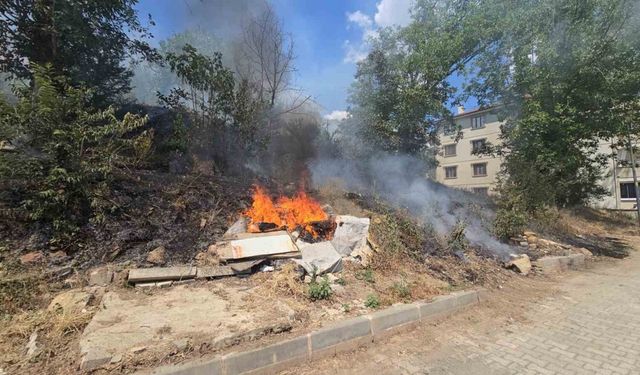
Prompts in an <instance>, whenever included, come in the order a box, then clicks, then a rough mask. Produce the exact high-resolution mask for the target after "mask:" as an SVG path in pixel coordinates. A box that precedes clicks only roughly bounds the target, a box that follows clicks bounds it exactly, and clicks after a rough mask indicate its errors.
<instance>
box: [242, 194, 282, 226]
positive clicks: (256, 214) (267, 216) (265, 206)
mask: <svg viewBox="0 0 640 375" xmlns="http://www.w3.org/2000/svg"><path fill="white" fill-rule="evenodd" d="M254 189H255V190H254V191H253V203H251V208H250V209H248V210H247V211H245V213H244V214H245V216H247V217H248V218H249V219H251V222H252V223H260V222H266V223H274V224H275V225H277V226H278V227H281V226H282V225H283V223H282V219H280V213H279V212H278V210H277V209H276V205H275V204H274V203H273V200H271V197H269V195H268V194H267V193H266V192H265V191H264V189H263V188H261V187H260V186H255V187H254Z"/></svg>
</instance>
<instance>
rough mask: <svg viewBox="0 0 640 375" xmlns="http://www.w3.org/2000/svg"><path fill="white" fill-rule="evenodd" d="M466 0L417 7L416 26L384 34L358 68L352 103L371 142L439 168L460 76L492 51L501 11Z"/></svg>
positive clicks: (428, 0)
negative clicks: (441, 133)
mask: <svg viewBox="0 0 640 375" xmlns="http://www.w3.org/2000/svg"><path fill="white" fill-rule="evenodd" d="M483 5H484V4H483V2H475V1H474V2H470V1H465V0H453V1H445V2H443V1H438V0H422V1H418V2H416V5H415V7H414V8H413V11H412V18H413V21H412V22H411V24H410V25H408V26H407V27H404V28H398V29H385V30H381V31H380V32H379V34H378V36H377V37H376V38H374V39H373V40H372V41H371V47H372V49H371V52H370V53H369V54H368V56H367V58H366V59H364V60H363V61H362V62H360V63H359V64H358V71H357V73H356V81H355V83H354V85H353V86H352V89H351V95H350V103H351V104H352V113H353V114H354V119H355V120H356V121H357V122H358V123H359V124H360V125H359V127H360V133H361V134H362V136H363V138H364V139H365V140H367V141H369V142H371V143H372V144H373V145H375V146H377V147H379V148H381V149H382V150H385V151H388V152H400V153H408V154H422V155H423V156H426V157H427V159H428V160H430V161H431V162H432V163H433V162H435V160H434V152H435V149H436V148H435V147H434V146H435V145H436V144H437V130H438V127H439V124H442V123H443V121H445V122H446V121H448V120H450V117H451V114H450V111H449V109H448V106H449V104H452V103H456V97H455V89H454V88H453V87H452V86H451V84H450V83H449V78H451V76H452V75H454V74H456V73H458V72H460V71H461V70H462V69H464V67H465V65H466V64H467V63H468V62H469V61H471V60H472V59H473V58H475V57H476V56H477V55H478V54H479V53H480V52H481V51H483V49H485V48H487V46H489V45H490V43H491V41H492V40H493V39H494V38H495V37H496V35H497V32H496V28H494V27H493V26H492V25H493V23H497V22H498V21H499V18H500V13H501V11H502V10H501V9H499V8H497V7H496V8H495V9H494V8H492V9H489V8H486V7H484V6H483Z"/></svg>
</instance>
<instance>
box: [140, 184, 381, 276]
mask: <svg viewBox="0 0 640 375" xmlns="http://www.w3.org/2000/svg"><path fill="white" fill-rule="evenodd" d="M257 194H264V193H263V192H262V191H260V190H257ZM267 199H268V198H267ZM258 200H259V204H260V205H262V206H265V205H266V206H270V207H271V209H272V210H278V207H279V205H276V204H274V203H273V202H266V204H265V197H264V195H258V196H254V206H253V208H255V207H256V203H255V202H256V201H258ZM279 202H281V204H284V203H282V200H279ZM286 202H287V203H288V204H289V208H290V209H291V211H289V212H286V213H285V214H284V215H283V216H284V217H285V218H286V217H289V218H290V217H294V216H296V215H297V216H298V218H297V221H296V222H295V224H294V225H291V224H289V225H287V223H289V222H293V220H291V219H290V220H289V221H286V220H280V219H279V218H280V216H274V215H273V214H272V213H269V214H268V215H267V214H265V212H266V211H265V210H264V209H261V212H262V214H260V215H256V214H255V212H249V211H250V210H249V211H248V212H245V213H243V215H242V216H241V217H240V218H238V220H237V221H236V222H235V223H234V224H233V225H231V226H230V227H229V229H228V230H227V232H226V233H225V234H224V235H223V236H222V238H221V239H220V240H219V241H217V242H216V243H214V244H211V245H210V246H209V247H208V249H207V251H205V252H201V253H199V254H197V255H196V264H195V265H193V266H182V267H156V268H138V269H132V270H130V272H129V276H128V281H129V283H130V284H135V285H136V287H166V286H170V285H175V284H179V283H188V282H191V281H194V280H195V279H216V278H222V277H229V276H236V277H243V276H247V275H250V274H252V273H255V272H271V271H275V270H276V269H279V268H280V267H282V265H284V264H285V263H289V262H295V263H296V264H297V265H298V267H299V270H300V274H301V275H300V276H301V280H302V279H304V278H305V276H311V277H312V278H315V277H316V276H321V275H325V274H331V273H336V272H340V271H342V266H343V261H354V262H358V263H360V264H362V265H363V266H367V265H368V264H369V262H370V259H371V256H372V255H373V250H372V246H371V244H370V242H369V239H368V235H369V225H370V219H369V218H359V217H355V216H349V215H332V214H328V213H327V212H333V210H332V209H331V207H330V206H322V207H321V206H320V205H319V204H318V203H317V202H315V201H312V200H311V199H310V198H308V197H306V196H303V195H300V194H299V195H298V196H297V197H295V198H293V199H289V200H288V201H286ZM291 202H293V203H291ZM295 204H299V205H300V206H302V207H303V208H304V209H306V210H307V215H308V212H312V213H313V218H315V219H317V220H315V221H308V222H304V221H300V220H301V219H299V217H300V213H301V212H304V209H299V208H297V207H295V206H292V205H295ZM291 207H293V208H291ZM309 207H311V208H309ZM318 209H319V210H321V211H318ZM254 211H255V210H254ZM292 212H293V213H292ZM248 213H250V214H248ZM269 215H270V216H269ZM267 216H268V217H270V218H271V221H265V220H264V218H265V217H267ZM307 279H309V278H308V277H307Z"/></svg>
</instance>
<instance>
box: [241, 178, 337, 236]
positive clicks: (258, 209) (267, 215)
mask: <svg viewBox="0 0 640 375" xmlns="http://www.w3.org/2000/svg"><path fill="white" fill-rule="evenodd" d="M244 214H245V215H246V216H247V217H248V218H249V219H251V223H262V222H267V223H274V224H275V225H276V226H277V227H279V228H281V227H286V228H287V229H289V230H294V229H295V228H297V227H298V226H300V227H303V228H304V229H306V230H307V231H308V232H310V233H312V234H313V235H314V237H315V236H316V233H315V231H314V230H313V228H312V227H311V225H309V223H312V222H316V221H322V220H327V219H328V215H327V214H326V213H325V212H324V210H322V207H321V206H320V203H319V202H317V201H316V200H314V199H313V198H311V197H309V196H308V195H307V194H306V193H305V192H304V191H302V190H301V191H299V192H298V193H297V194H296V195H295V196H294V197H293V198H289V197H280V198H278V199H277V204H276V203H274V202H273V200H272V199H271V198H270V197H269V195H268V194H267V193H266V192H265V190H264V189H263V188H261V187H260V186H255V188H254V192H253V203H252V204H251V208H250V209H248V210H247V211H245V213H244Z"/></svg>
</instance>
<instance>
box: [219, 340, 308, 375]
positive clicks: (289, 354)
mask: <svg viewBox="0 0 640 375" xmlns="http://www.w3.org/2000/svg"><path fill="white" fill-rule="evenodd" d="M307 340H308V338H307V336H306V335H305V336H302V337H297V338H295V339H292V340H287V341H283V342H279V343H277V344H273V345H269V346H267V347H264V348H260V349H256V350H251V351H248V352H242V353H231V354H228V355H226V356H224V357H223V362H224V367H225V369H226V374H227V375H235V374H244V373H256V370H260V372H264V371H265V368H266V367H271V368H272V369H273V367H275V366H276V365H278V364H280V363H283V362H290V361H293V360H298V359H304V360H306V359H308V358H309V347H308V341H307Z"/></svg>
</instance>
